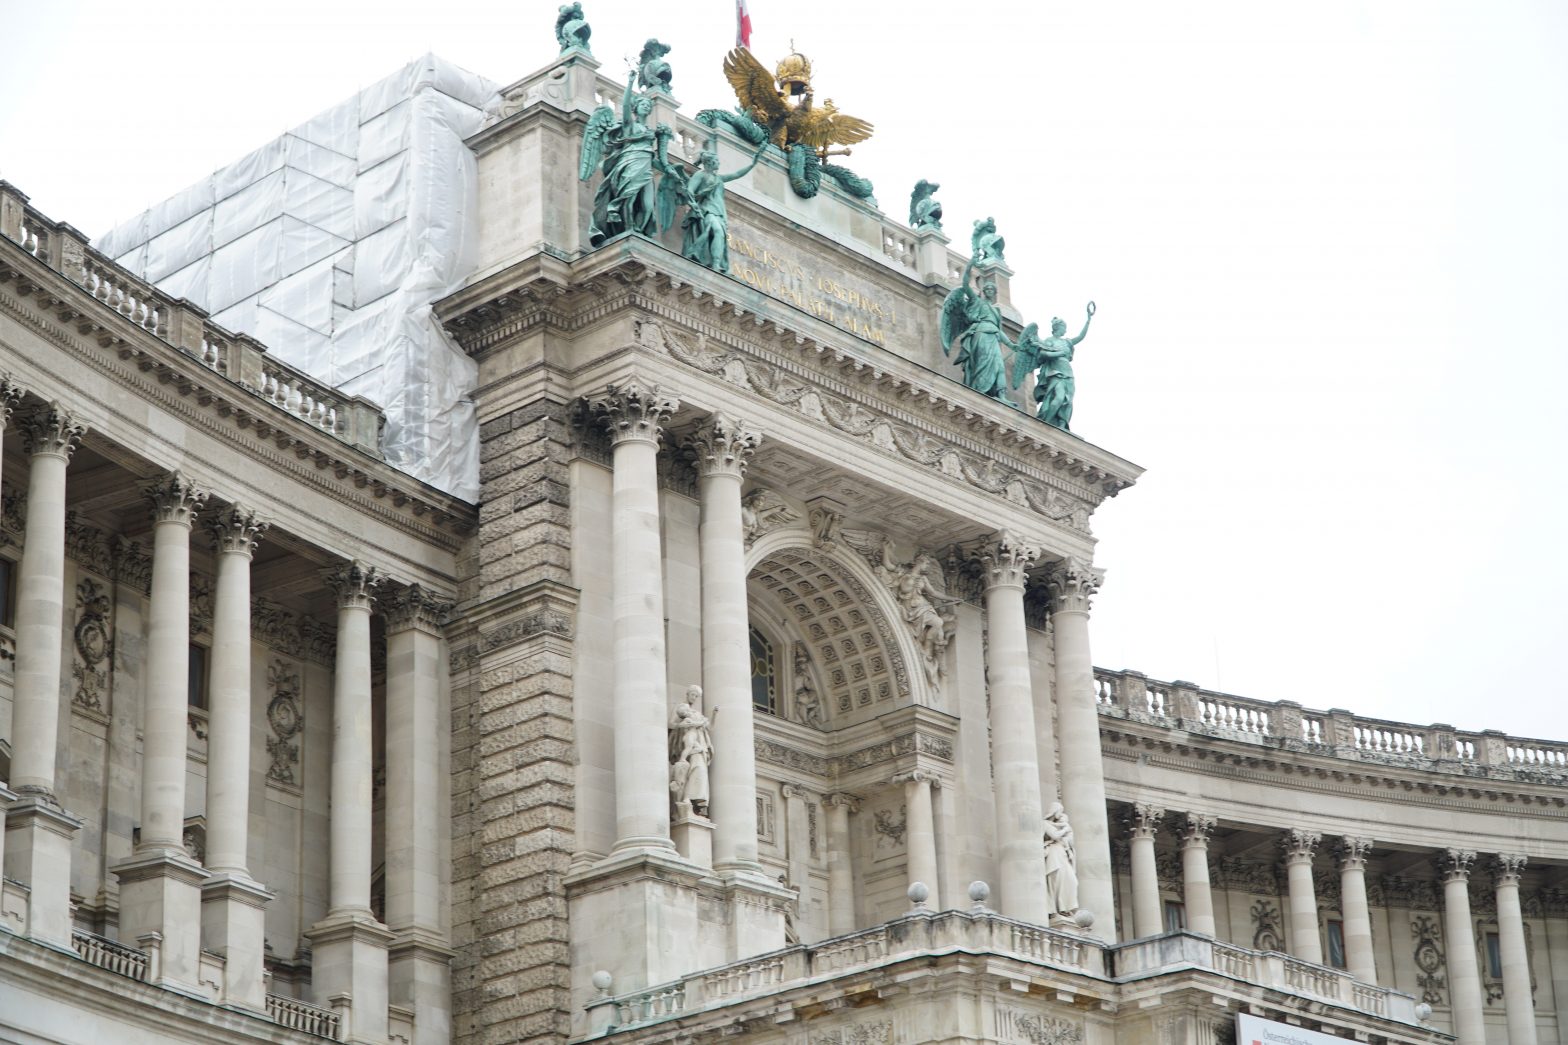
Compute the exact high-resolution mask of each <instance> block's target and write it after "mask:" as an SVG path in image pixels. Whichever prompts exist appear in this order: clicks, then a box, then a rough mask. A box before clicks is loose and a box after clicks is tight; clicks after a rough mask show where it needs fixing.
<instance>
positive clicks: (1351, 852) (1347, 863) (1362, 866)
mask: <svg viewBox="0 0 1568 1045" xmlns="http://www.w3.org/2000/svg"><path fill="white" fill-rule="evenodd" d="M1372 846H1373V842H1372V839H1370V838H1355V837H1353V836H1351V835H1345V836H1344V837H1343V838H1341V839H1340V840H1339V841H1338V842H1336V843H1335V844H1334V858H1335V860H1336V861H1338V863H1339V869H1340V870H1341V871H1365V870H1366V869H1367V857H1368V856H1370V855H1371V854H1372Z"/></svg>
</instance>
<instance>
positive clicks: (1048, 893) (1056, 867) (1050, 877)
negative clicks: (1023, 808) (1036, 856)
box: [1045, 802, 1078, 920]
mask: <svg viewBox="0 0 1568 1045" xmlns="http://www.w3.org/2000/svg"><path fill="white" fill-rule="evenodd" d="M1045 902H1046V907H1047V911H1046V915H1047V920H1050V919H1054V918H1056V917H1058V916H1060V917H1066V918H1071V917H1072V916H1073V914H1075V913H1076V912H1077V910H1078V854H1077V851H1076V850H1075V849H1074V848H1073V826H1072V824H1070V823H1068V822H1067V811H1066V810H1065V809H1063V808H1062V803H1060V802H1053V803H1051V811H1050V812H1049V813H1047V814H1046V816H1045Z"/></svg>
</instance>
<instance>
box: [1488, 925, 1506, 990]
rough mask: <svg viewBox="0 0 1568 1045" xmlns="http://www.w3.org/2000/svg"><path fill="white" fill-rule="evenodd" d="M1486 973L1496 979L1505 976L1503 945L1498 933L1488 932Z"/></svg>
mask: <svg viewBox="0 0 1568 1045" xmlns="http://www.w3.org/2000/svg"><path fill="white" fill-rule="evenodd" d="M1486 974H1487V976H1489V977H1491V978H1492V979H1494V980H1500V979H1502V978H1503V945H1502V941H1501V939H1499V937H1498V935H1497V934H1496V933H1487V934H1486Z"/></svg>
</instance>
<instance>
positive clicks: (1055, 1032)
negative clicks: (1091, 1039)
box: [996, 1006, 1083, 1045]
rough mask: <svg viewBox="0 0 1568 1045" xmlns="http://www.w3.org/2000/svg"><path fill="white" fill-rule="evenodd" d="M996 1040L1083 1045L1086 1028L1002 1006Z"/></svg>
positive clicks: (1039, 1014)
mask: <svg viewBox="0 0 1568 1045" xmlns="http://www.w3.org/2000/svg"><path fill="white" fill-rule="evenodd" d="M996 1036H997V1038H998V1039H1000V1040H1002V1041H1011V1042H1018V1043H1020V1045H1024V1043H1027V1045H1078V1043H1079V1042H1082V1041H1083V1027H1082V1026H1081V1025H1080V1024H1078V1023H1076V1022H1074V1021H1072V1020H1064V1019H1061V1018H1060V1017H1057V1016H1047V1015H1045V1014H1043V1013H1034V1012H1020V1011H1018V1010H1017V1009H1011V1008H1006V1007H1002V1006H998V1007H997V1010H996Z"/></svg>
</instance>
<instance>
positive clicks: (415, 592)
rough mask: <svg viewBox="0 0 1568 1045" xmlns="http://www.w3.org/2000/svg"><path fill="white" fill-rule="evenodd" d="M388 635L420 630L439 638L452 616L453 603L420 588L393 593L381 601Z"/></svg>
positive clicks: (420, 586) (400, 589)
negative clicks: (432, 633) (411, 629)
mask: <svg viewBox="0 0 1568 1045" xmlns="http://www.w3.org/2000/svg"><path fill="white" fill-rule="evenodd" d="M381 609H382V613H383V615H384V616H385V617H386V620H387V631H388V632H389V633H390V632H396V631H404V630H406V629H408V628H420V629H422V630H424V631H429V632H434V633H435V634H437V635H439V634H440V633H441V630H442V629H443V628H444V627H445V626H446V622H447V618H449V617H450V616H451V615H452V601H451V600H450V599H443V598H442V597H441V596H439V595H437V594H436V593H435V592H433V591H431V590H430V589H429V588H426V587H425V586H424V585H421V584H409V585H405V586H404V587H401V588H398V589H396V590H394V591H392V592H391V593H390V594H389V595H387V597H386V598H385V599H382V600H381Z"/></svg>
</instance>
